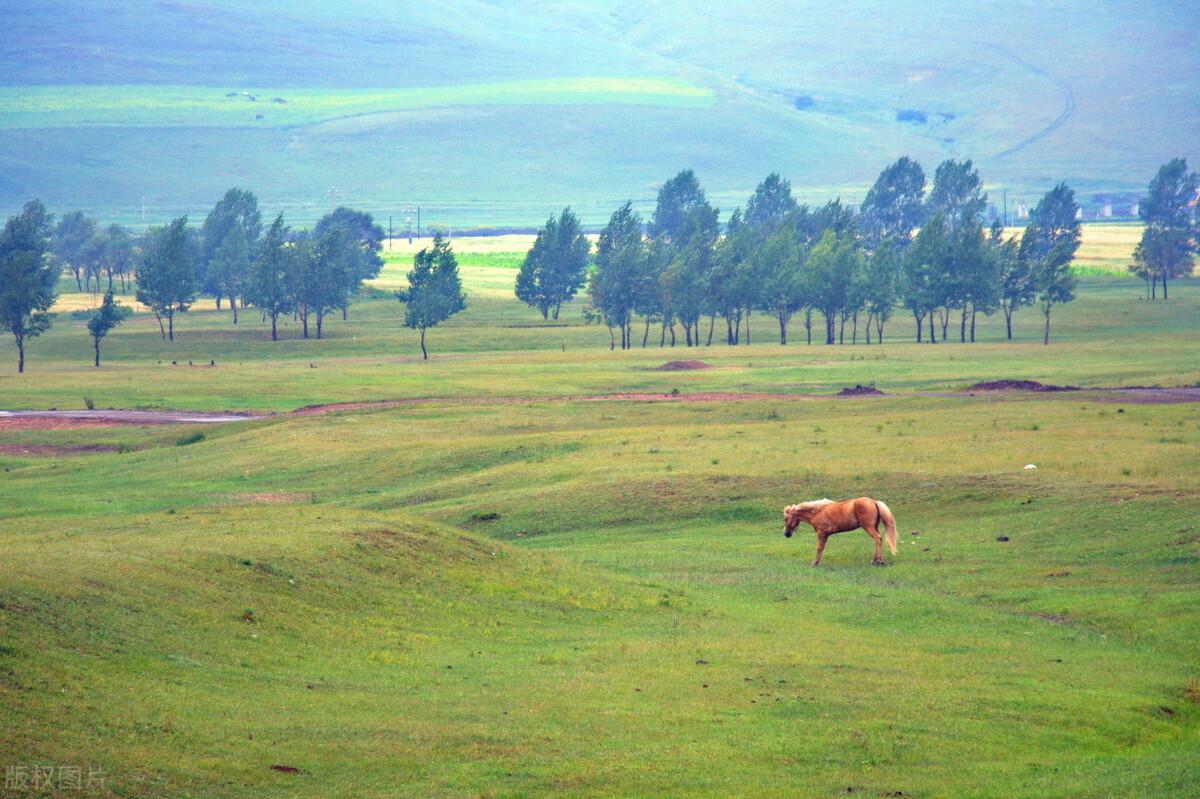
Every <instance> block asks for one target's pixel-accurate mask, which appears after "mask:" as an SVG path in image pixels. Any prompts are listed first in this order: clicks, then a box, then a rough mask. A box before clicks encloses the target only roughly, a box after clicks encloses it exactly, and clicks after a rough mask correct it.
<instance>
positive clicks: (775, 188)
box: [742, 172, 797, 238]
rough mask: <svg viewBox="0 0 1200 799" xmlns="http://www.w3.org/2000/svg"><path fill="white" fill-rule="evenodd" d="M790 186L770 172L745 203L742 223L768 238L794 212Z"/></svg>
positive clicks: (794, 207) (794, 202) (776, 174)
mask: <svg viewBox="0 0 1200 799" xmlns="http://www.w3.org/2000/svg"><path fill="white" fill-rule="evenodd" d="M796 208H797V206H796V198H794V197H793V196H792V184H791V183H789V182H788V181H786V180H784V179H783V178H782V177H780V176H779V174H778V173H776V172H772V173H771V174H769V175H767V176H766V178H764V179H763V181H762V183H759V184H758V186H757V188H755V189H754V194H752V195H751V196H750V199H749V200H748V201H747V202H746V212H745V214H743V217H742V219H743V222H744V223H745V224H746V225H747V226H748V227H750V228H751V229H752V230H755V231H757V232H758V233H759V234H760V235H763V236H764V238H765V236H769V235H770V234H771V233H774V232H775V229H776V228H778V227H779V226H780V225H782V224H783V223H784V221H785V220H786V219H787V218H788V217H789V216H791V215H792V214H793V213H794V212H795V211H796Z"/></svg>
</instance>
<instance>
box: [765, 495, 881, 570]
mask: <svg viewBox="0 0 1200 799" xmlns="http://www.w3.org/2000/svg"><path fill="white" fill-rule="evenodd" d="M800 522H808V523H809V524H810V525H812V528H813V530H815V531H816V533H817V554H816V556H815V557H813V562H812V565H814V566H817V565H819V564H820V563H821V553H822V552H824V551H825V541H826V540H827V539H828V538H829V536H831V535H833V534H834V533H844V532H846V531H847V530H857V529H858V528H860V527H861V528H862V529H864V530H866V531H867V535H869V536H871V538H873V539H874V540H875V558H874V560H872V561H871V563H872V564H874V565H876V566H882V565H883V550H882V547H881V545H882V543H883V541H884V540H886V541H887V545H888V549H890V550H891V551H892V554H893V555H895V554H896V517H895V516H893V515H892V511H891V509H890V508H888V506H887V505H885V504H884V503H883V502H880V501H879V500H877V499H871V498H870V497H858V498H857V499H846V500H842V501H841V502H834V501H833V500H832V499H814V500H811V501H809V502H801V503H799V504H796V505H788V506H787V507H786V508H784V509H783V534H784V535H785V536H787V537H788V538H791V537H792V533H794V532H795V531H796V527H798V526H799V525H800ZM881 522H882V523H883V526H884V530H885V532H884V534H883V536H880V535H879V525H880V523H881Z"/></svg>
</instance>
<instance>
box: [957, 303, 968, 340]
mask: <svg viewBox="0 0 1200 799" xmlns="http://www.w3.org/2000/svg"><path fill="white" fill-rule="evenodd" d="M958 343H959V344H966V343H967V306H966V305H965V304H964V305H963V307H962V312H961V313H960V314H959V316H958Z"/></svg>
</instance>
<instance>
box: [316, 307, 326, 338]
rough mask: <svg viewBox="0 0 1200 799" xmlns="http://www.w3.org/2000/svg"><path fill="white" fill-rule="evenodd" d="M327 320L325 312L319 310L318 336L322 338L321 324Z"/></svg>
mask: <svg viewBox="0 0 1200 799" xmlns="http://www.w3.org/2000/svg"><path fill="white" fill-rule="evenodd" d="M324 322H325V312H324V311H317V338H318V339H319V338H321V325H322V324H324Z"/></svg>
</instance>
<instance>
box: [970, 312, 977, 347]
mask: <svg viewBox="0 0 1200 799" xmlns="http://www.w3.org/2000/svg"><path fill="white" fill-rule="evenodd" d="M978 311H979V309H978V308H976V307H975V306H974V305H972V306H971V343H972V344H974V343H975V314H976V313H978Z"/></svg>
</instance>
